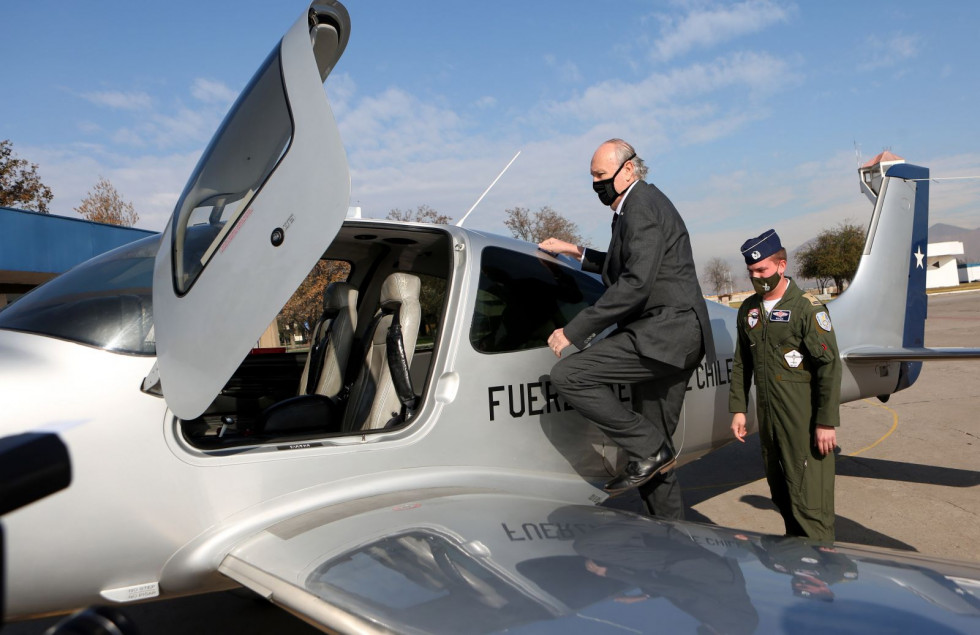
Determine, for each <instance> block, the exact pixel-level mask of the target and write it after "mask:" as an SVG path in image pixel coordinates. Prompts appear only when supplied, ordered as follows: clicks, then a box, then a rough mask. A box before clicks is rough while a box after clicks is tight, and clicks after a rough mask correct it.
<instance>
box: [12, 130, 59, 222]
mask: <svg viewBox="0 0 980 635" xmlns="http://www.w3.org/2000/svg"><path fill="white" fill-rule="evenodd" d="M52 198H54V195H53V194H51V188H49V187H48V186H47V185H45V184H44V183H41V177H39V176H38V174H37V164H36V163H28V162H27V161H26V160H24V159H18V158H17V157H16V156H15V155H14V149H13V144H12V143H11V142H10V139H4V140H3V141H0V206H3V207H17V208H19V209H28V210H33V211H36V212H41V213H42V214H47V213H48V203H50V202H51V199H52Z"/></svg>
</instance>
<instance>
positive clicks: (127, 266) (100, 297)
mask: <svg viewBox="0 0 980 635" xmlns="http://www.w3.org/2000/svg"><path fill="white" fill-rule="evenodd" d="M159 244H160V237H159V236H150V237H148V238H144V239H142V240H138V241H136V242H133V243H130V244H128V245H124V246H122V247H119V248H118V249H114V250H112V251H110V252H108V253H105V254H103V255H101V256H99V257H97V258H93V259H92V260H89V261H87V262H84V263H82V264H80V265H78V266H77V267H75V268H74V269H71V270H70V271H68V272H66V273H64V274H62V275H60V276H58V277H57V278H55V279H53V280H51V281H50V282H48V283H47V284H44V285H41V286H40V287H38V288H37V289H35V290H33V291H31V292H30V293H28V294H27V295H25V296H24V297H23V298H21V299H19V300H17V301H16V302H14V303H13V304H11V305H9V306H8V307H7V308H5V309H4V310H3V311H0V328H2V329H9V330H12V331H25V332H28V333H38V334H40V335H50V336H52V337H57V338H60V339H66V340H71V341H74V342H81V343H82V344H89V345H92V346H98V347H99V348H104V349H107V350H110V351H116V352H119V353H135V354H137V355H153V354H155V353H156V341H155V339H154V337H153V291H152V289H153V261H154V258H155V257H156V253H157V246H158V245H159Z"/></svg>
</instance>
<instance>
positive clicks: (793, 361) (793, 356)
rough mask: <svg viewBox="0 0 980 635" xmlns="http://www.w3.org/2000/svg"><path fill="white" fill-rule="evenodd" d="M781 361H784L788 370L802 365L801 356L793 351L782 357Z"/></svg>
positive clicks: (798, 352) (796, 351)
mask: <svg viewBox="0 0 980 635" xmlns="http://www.w3.org/2000/svg"><path fill="white" fill-rule="evenodd" d="M783 359H785V360H786V363H787V364H789V367H790V368H799V366H800V364H802V363H803V355H802V354H800V351H798V350H795V349H794V350H792V351H790V352H788V353H786V354H785V355H783Z"/></svg>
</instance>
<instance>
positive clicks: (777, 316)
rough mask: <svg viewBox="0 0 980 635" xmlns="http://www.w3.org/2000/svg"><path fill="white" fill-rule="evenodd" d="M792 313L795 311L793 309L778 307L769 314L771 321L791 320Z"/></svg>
mask: <svg viewBox="0 0 980 635" xmlns="http://www.w3.org/2000/svg"><path fill="white" fill-rule="evenodd" d="M792 313H793V312H792V311H789V310H787V309H776V310H775V311H773V312H772V313H770V314H769V321H770V322H789V316H790V314H792Z"/></svg>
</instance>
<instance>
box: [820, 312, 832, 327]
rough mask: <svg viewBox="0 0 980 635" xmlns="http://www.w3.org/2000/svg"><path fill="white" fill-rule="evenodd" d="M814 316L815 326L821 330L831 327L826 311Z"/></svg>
mask: <svg viewBox="0 0 980 635" xmlns="http://www.w3.org/2000/svg"><path fill="white" fill-rule="evenodd" d="M816 318H817V326H819V327H820V328H822V329H823V330H825V331H829V330H830V329H831V328H833V327H832V326H831V325H830V316H829V315H827V312H826V311H821V312H820V313H817V315H816Z"/></svg>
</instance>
